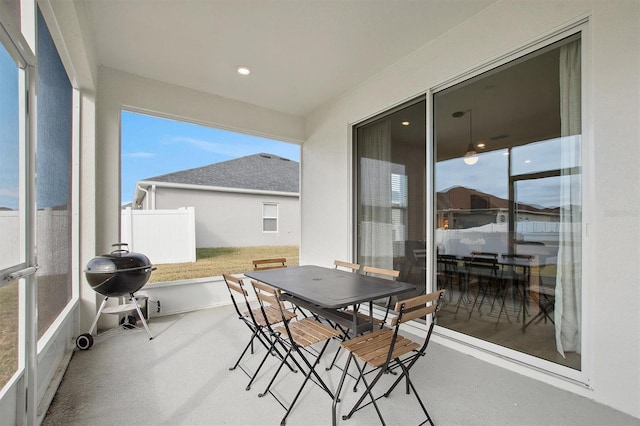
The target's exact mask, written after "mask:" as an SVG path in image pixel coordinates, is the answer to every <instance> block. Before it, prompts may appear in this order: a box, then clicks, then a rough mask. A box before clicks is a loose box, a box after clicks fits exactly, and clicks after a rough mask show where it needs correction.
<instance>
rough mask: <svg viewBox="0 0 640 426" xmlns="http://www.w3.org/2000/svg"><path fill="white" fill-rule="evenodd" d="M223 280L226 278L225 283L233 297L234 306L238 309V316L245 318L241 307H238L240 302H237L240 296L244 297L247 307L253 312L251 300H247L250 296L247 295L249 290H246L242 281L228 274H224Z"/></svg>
mask: <svg viewBox="0 0 640 426" xmlns="http://www.w3.org/2000/svg"><path fill="white" fill-rule="evenodd" d="M222 278H224V282H225V284H226V285H227V289H228V290H229V295H230V296H231V301H232V302H233V306H234V307H235V308H236V312H237V313H238V316H240V317H243V315H242V313H241V312H240V307H239V306H238V301H237V300H236V297H238V295H240V294H241V295H242V298H243V300H244V303H245V305H246V306H247V308H248V309H249V311H251V309H250V305H249V299H248V298H247V297H248V296H249V294H248V293H247V290H245V288H244V284H243V282H242V280H241V279H240V278H236V277H234V276H233V275H228V274H222Z"/></svg>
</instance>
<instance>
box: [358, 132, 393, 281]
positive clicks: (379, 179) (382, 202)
mask: <svg viewBox="0 0 640 426" xmlns="http://www.w3.org/2000/svg"><path fill="white" fill-rule="evenodd" d="M358 149H359V152H360V203H361V206H360V208H361V213H360V234H361V237H360V238H361V239H360V258H361V259H360V262H361V263H363V264H365V265H371V266H377V267H380V268H388V269H392V268H393V227H392V223H391V123H390V121H389V120H382V121H379V122H376V123H374V124H371V125H368V126H366V127H363V128H361V129H360V134H359V136H358Z"/></svg>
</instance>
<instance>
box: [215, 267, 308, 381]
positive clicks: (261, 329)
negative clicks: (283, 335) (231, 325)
mask: <svg viewBox="0 0 640 426" xmlns="http://www.w3.org/2000/svg"><path fill="white" fill-rule="evenodd" d="M222 277H223V278H224V282H225V283H226V285H227V289H228V290H229V295H230V296H231V301H232V302H233V306H234V308H235V310H236V313H237V314H238V318H239V319H240V320H242V322H244V323H245V324H246V325H247V327H249V329H250V330H251V332H252V334H251V339H249V342H248V343H247V345H246V346H245V348H244V350H243V351H242V353H241V354H240V357H239V358H238V360H237V361H236V363H235V364H234V365H233V367H230V368H229V370H235V369H236V368H237V367H238V365H239V364H240V361H241V360H242V358H243V357H244V355H245V354H246V353H247V351H248V350H249V348H251V354H253V353H254V350H253V342H254V340H255V339H256V338H257V339H258V341H259V342H260V343H262V345H263V346H264V347H265V348H266V349H267V352H266V353H265V355H264V357H263V358H262V361H261V362H260V365H259V366H258V368H257V369H256V371H255V372H254V373H253V375H252V376H251V379H250V380H249V384H248V385H247V387H246V390H249V389H251V384H252V383H253V381H254V380H255V378H256V377H257V375H258V372H259V371H260V369H261V368H262V366H263V365H264V363H265V361H266V359H267V357H268V356H269V355H270V354H274V355H276V356H277V357H278V358H280V359H284V358H283V355H282V353H281V352H280V351H279V350H278V348H277V347H275V345H274V344H273V343H274V342H275V341H274V340H273V339H272V337H271V332H270V330H271V328H270V327H271V326H272V325H274V324H278V323H281V322H282V321H283V315H284V318H286V320H287V321H288V320H290V319H291V318H295V316H296V315H295V314H294V313H293V312H290V311H287V310H285V311H283V312H282V313H281V312H280V310H279V309H263V308H262V306H259V307H257V308H251V304H250V303H249V299H248V294H247V291H246V290H245V288H244V283H243V282H242V280H241V279H240V278H236V277H234V276H233V275H227V274H222ZM238 294H241V295H242V298H243V300H244V304H245V306H246V308H247V310H246V311H244V312H242V311H241V308H240V306H239V303H238V301H237V300H236V297H237V296H238ZM240 303H241V302H240ZM287 366H288V367H289V369H290V370H291V371H294V372H295V371H296V370H295V369H294V368H293V367H291V365H290V364H289V363H287ZM241 368H242V367H241ZM247 374H248V373H247Z"/></svg>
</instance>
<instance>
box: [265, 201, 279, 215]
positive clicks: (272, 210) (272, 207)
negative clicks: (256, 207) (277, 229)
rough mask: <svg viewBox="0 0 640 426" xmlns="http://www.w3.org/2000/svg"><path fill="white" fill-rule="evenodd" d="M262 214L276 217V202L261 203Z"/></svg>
mask: <svg viewBox="0 0 640 426" xmlns="http://www.w3.org/2000/svg"><path fill="white" fill-rule="evenodd" d="M262 215H263V216H264V217H278V205H277V204H263V205H262Z"/></svg>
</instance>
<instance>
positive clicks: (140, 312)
mask: <svg viewBox="0 0 640 426" xmlns="http://www.w3.org/2000/svg"><path fill="white" fill-rule="evenodd" d="M129 296H130V297H131V301H132V302H133V304H134V305H135V307H136V311H138V316H140V321H142V325H144V328H145V330H147V333H148V334H149V340H153V335H152V334H151V330H149V326H148V325H147V320H146V319H144V315H142V310H141V309H140V304H139V303H138V300H137V299H136V297H135V296H134V295H133V293H129ZM100 309H101V310H102V308H100Z"/></svg>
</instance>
